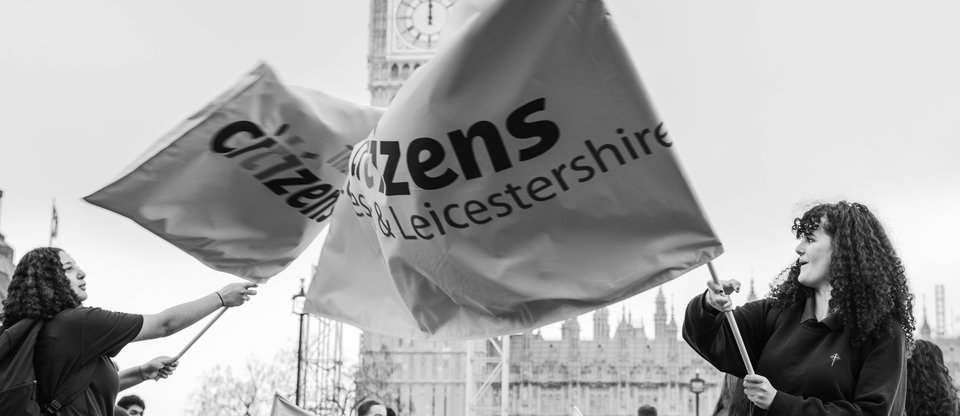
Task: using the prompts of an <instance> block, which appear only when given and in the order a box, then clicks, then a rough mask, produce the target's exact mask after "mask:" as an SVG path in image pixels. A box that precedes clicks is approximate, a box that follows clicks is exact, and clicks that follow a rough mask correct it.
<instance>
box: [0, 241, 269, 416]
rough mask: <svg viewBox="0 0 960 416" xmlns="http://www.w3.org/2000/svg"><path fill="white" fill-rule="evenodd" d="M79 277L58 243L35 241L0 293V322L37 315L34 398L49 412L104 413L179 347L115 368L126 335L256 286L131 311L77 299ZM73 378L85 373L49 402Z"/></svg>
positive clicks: (151, 333) (82, 288)
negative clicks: (3, 295)
mask: <svg viewBox="0 0 960 416" xmlns="http://www.w3.org/2000/svg"><path fill="white" fill-rule="evenodd" d="M86 277H87V275H86V273H84V271H83V270H82V269H81V268H80V267H79V266H78V265H77V263H76V261H75V260H74V259H73V257H71V256H70V255H69V254H67V253H66V252H65V251H63V250H61V249H58V248H53V247H41V248H36V249H33V250H31V251H29V252H27V253H26V254H24V255H23V257H22V258H21V259H20V261H19V262H18V263H17V267H16V269H15V270H14V272H13V277H12V278H11V281H10V287H9V296H8V297H7V299H5V300H4V301H3V315H2V317H0V319H2V322H3V327H4V328H12V327H13V326H14V325H17V324H18V323H19V324H30V325H38V324H39V323H36V322H38V321H42V326H40V328H39V332H38V333H37V336H36V344H35V345H36V347H35V351H34V353H35V356H34V360H33V362H34V366H35V369H36V377H37V395H36V398H37V402H38V403H40V404H41V406H43V407H46V408H47V409H44V410H47V411H48V412H50V411H49V410H53V411H52V412H50V413H56V414H60V415H78V416H79V415H91V414H93V415H95V414H102V415H108V414H112V413H113V409H114V402H115V401H116V398H117V397H116V396H117V393H118V392H119V390H121V389H123V388H126V387H129V386H130V385H133V384H136V383H138V382H140V381H144V380H147V379H158V378H164V377H166V376H168V375H169V374H170V373H171V372H172V371H173V369H174V368H175V367H176V360H177V359H178V358H179V357H180V356H181V355H182V354H183V352H185V351H186V348H185V349H184V351H181V352H180V354H178V355H177V357H176V358H172V357H170V358H166V359H165V357H158V358H157V359H154V360H151V361H149V362H148V363H146V364H145V365H142V366H137V367H135V368H131V369H128V370H124V371H122V372H120V371H118V369H117V368H116V366H115V365H114V364H113V361H112V360H111V357H114V356H116V355H117V354H118V353H119V352H120V350H121V349H123V347H125V346H126V345H127V344H128V343H130V342H137V341H145V340H148V339H155V338H162V337H166V336H169V335H173V334H174V333H176V332H178V331H180V330H182V329H184V328H186V327H188V326H190V325H193V324H194V323H196V322H197V321H199V320H200V319H202V318H203V317H205V316H207V315H210V314H211V313H213V312H215V311H217V310H218V309H221V308H227V307H233V306H240V305H242V304H243V303H244V302H246V301H247V300H250V297H251V296H253V295H255V294H256V293H257V292H256V290H253V288H255V287H256V286H257V285H256V284H254V283H231V284H228V285H226V286H224V287H223V288H222V289H220V290H218V291H216V292H212V293H210V294H209V295H206V296H204V297H201V298H199V299H196V300H193V301H190V302H186V303H183V304H179V305H176V306H173V307H170V308H168V309H166V310H164V311H162V312H160V313H156V314H148V315H136V314H126V313H119V312H111V311H106V310H103V309H100V308H89V307H83V306H82V302H83V301H84V300H86V299H87V290H86V286H87V280H86ZM208 327H209V326H208ZM194 341H196V338H194ZM192 344H193V341H191V345H192ZM187 347H188V348H189V345H188V346H187ZM81 378H82V381H85V382H86V381H87V380H89V381H88V382H86V383H85V385H86V387H85V388H84V389H83V390H80V394H78V395H72V397H71V398H70V399H69V400H68V401H67V402H64V403H60V402H57V403H53V402H54V401H55V400H54V395H55V394H56V395H60V394H61V393H62V392H61V391H60V390H61V387H62V386H63V385H70V386H73V385H76V384H78V383H77V380H80V379H81ZM48 406H52V407H48Z"/></svg>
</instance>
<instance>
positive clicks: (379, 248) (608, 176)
mask: <svg viewBox="0 0 960 416" xmlns="http://www.w3.org/2000/svg"><path fill="white" fill-rule="evenodd" d="M454 7H456V6H454ZM675 145H679V141H676V142H675V140H674V138H673V136H671V135H670V134H669V133H668V129H667V127H666V125H665V124H664V122H663V121H662V120H661V119H660V118H659V117H658V116H657V115H656V114H655V112H654V111H653V109H652V107H651V104H650V102H649V100H648V98H647V95H646V92H645V91H644V89H643V87H642V86H641V83H640V80H639V77H638V75H637V73H636V71H635V69H634V67H633V65H632V63H631V61H630V59H629V57H628V56H627V54H626V52H625V50H624V48H623V46H622V44H621V42H620V40H619V38H618V36H617V34H616V31H615V30H614V27H613V25H612V22H611V20H610V16H609V15H608V13H607V10H606V8H605V6H604V5H603V3H602V2H601V1H599V0H526V1H509V0H506V1H499V2H497V3H496V4H494V5H493V6H492V7H491V8H490V9H489V10H487V11H485V12H484V13H482V14H481V15H480V16H478V17H477V18H476V19H473V20H472V23H471V25H470V26H469V27H468V28H466V29H464V30H463V31H460V32H458V35H457V36H456V38H454V39H452V40H450V41H449V43H447V44H445V45H444V46H443V47H442V48H441V50H440V51H439V52H438V54H437V55H436V56H435V57H434V58H433V59H432V60H431V61H430V62H429V63H428V64H426V65H425V66H423V67H421V68H420V69H419V70H417V71H416V72H415V73H414V74H413V76H412V77H411V78H410V79H409V80H407V82H406V83H405V85H404V86H403V87H402V89H401V90H400V91H399V92H398V94H397V96H396V97H395V99H394V101H393V102H392V104H391V105H390V107H389V108H388V109H387V111H386V113H385V114H384V115H383V117H382V118H381V120H380V122H379V123H378V125H377V128H376V130H375V131H374V132H373V134H372V135H371V137H369V138H368V139H367V140H365V141H364V142H361V143H360V144H358V145H357V148H356V149H354V151H353V154H352V155H351V160H350V172H348V173H349V175H350V176H349V177H348V178H347V181H346V183H345V185H344V198H341V199H340V200H338V201H337V207H336V209H335V210H334V218H333V220H332V222H331V226H330V232H329V235H328V237H327V241H326V243H325V245H324V248H323V251H322V253H321V255H320V260H319V264H318V266H317V268H316V270H317V272H316V275H315V276H314V279H313V282H312V284H311V286H310V290H309V294H308V300H307V305H306V306H307V310H308V311H309V312H313V313H317V314H321V315H325V316H330V317H333V318H335V319H339V320H343V321H345V322H349V323H351V324H354V325H356V326H358V327H360V328H363V329H366V330H369V331H374V332H379V333H385V334H391V335H396V336H401V337H407V338H421V339H423V338H428V339H437V340H440V339H469V338H483V337H490V336H496V335H502V334H509V333H516V332H520V331H523V330H526V329H530V328H535V327H539V326H542V325H545V324H549V323H552V322H555V321H558V320H561V319H565V318H567V317H570V316H575V315H579V314H582V313H585V312H587V311H589V310H592V309H595V308H598V307H601V306H604V305H608V304H611V303H614V302H617V301H620V300H622V299H625V298H628V297H630V296H633V295H635V294H637V293H640V292H642V291H644V290H647V289H649V288H652V287H655V286H657V285H660V284H662V283H664V282H667V281H669V280H671V279H673V278H675V277H677V276H679V275H681V274H683V273H685V272H687V271H689V270H691V269H693V268H696V267H698V266H700V265H703V264H704V263H706V262H708V261H709V260H711V259H713V258H715V257H716V256H718V255H720V253H721V252H722V246H721V244H720V241H719V239H718V238H717V237H716V235H715V234H714V232H713V230H712V229H711V227H710V224H709V223H708V221H707V220H706V218H705V216H704V214H703V212H702V211H701V209H700V207H699V204H698V202H697V200H696V198H695V196H694V194H693V192H692V190H691V189H690V187H689V186H688V184H687V182H686V180H685V178H684V175H683V172H682V169H681V168H680V166H679V163H678V160H677V157H676V154H675V150H674V149H675V147H676V146H675Z"/></svg>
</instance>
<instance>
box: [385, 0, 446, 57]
mask: <svg viewBox="0 0 960 416" xmlns="http://www.w3.org/2000/svg"><path fill="white" fill-rule="evenodd" d="M454 1H455V0H400V3H399V4H397V14H396V16H397V32H398V33H400V36H401V37H402V38H403V39H404V40H405V41H407V43H409V44H410V45H412V46H416V47H418V48H423V49H433V48H436V47H437V43H438V42H439V41H440V29H443V25H444V24H446V23H447V14H448V13H449V9H450V6H451V5H452V4H453V2H454Z"/></svg>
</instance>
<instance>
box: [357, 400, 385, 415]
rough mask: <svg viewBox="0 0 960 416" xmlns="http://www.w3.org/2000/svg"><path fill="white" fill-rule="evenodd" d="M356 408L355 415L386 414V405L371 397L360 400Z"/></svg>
mask: <svg viewBox="0 0 960 416" xmlns="http://www.w3.org/2000/svg"><path fill="white" fill-rule="evenodd" d="M356 410H357V413H356V416H387V407H386V406H384V405H383V403H380V401H378V400H373V399H367V400H363V401H361V402H360V404H358V405H357V408H356Z"/></svg>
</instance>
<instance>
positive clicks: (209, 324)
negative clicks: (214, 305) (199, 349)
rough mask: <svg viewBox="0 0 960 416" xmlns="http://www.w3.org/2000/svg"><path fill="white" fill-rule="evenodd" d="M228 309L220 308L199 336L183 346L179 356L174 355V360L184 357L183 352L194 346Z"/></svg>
mask: <svg viewBox="0 0 960 416" xmlns="http://www.w3.org/2000/svg"><path fill="white" fill-rule="evenodd" d="M226 311H227V307H226V306H224V307H222V308H220V311H219V312H217V314H216V315H215V316H214V317H213V319H211V320H210V322H207V326H205V327H203V329H201V330H200V332H199V333H197V336H195V337H193V339H192V340H190V343H188V344H187V346H186V347H183V349H182V350H180V353H179V354H177V356H176V357H174V358H173V360H174V361H179V360H180V357H183V354H184V353H185V352H187V350H189V349H190V347H192V346H193V343H195V342H197V340H198V339H200V336H201V335H203V333H204V332H207V330H208V329H210V326H211V325H213V323H214V322H217V319H220V317H221V316H223V313H224V312H226Z"/></svg>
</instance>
